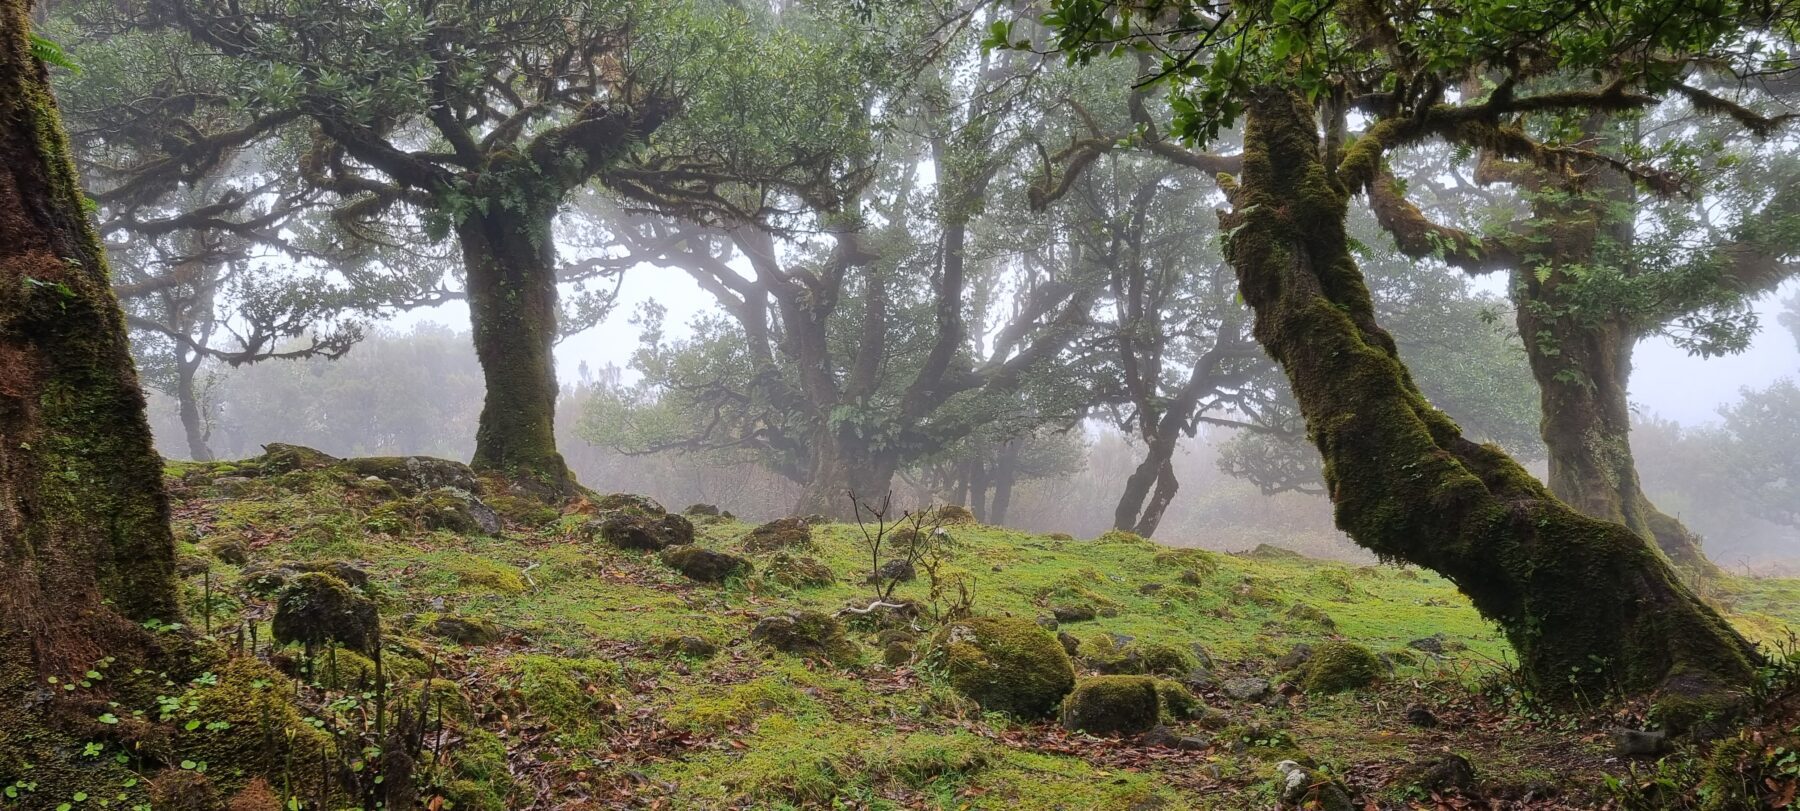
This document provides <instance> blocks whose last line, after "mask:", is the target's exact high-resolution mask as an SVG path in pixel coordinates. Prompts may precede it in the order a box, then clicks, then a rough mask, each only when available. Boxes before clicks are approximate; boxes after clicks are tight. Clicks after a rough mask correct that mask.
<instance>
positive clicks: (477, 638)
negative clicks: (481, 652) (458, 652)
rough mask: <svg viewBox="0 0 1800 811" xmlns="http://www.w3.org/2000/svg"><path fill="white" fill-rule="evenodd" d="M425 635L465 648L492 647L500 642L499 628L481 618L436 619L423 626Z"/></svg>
mask: <svg viewBox="0 0 1800 811" xmlns="http://www.w3.org/2000/svg"><path fill="white" fill-rule="evenodd" d="M425 631H426V633H429V634H431V635H432V636H436V637H442V638H444V639H448V640H450V641H451V642H455V643H456V644H458V645H463V646H465V647H473V646H478V645H492V644H494V643H495V642H498V641H499V640H500V634H501V631H500V626H498V625H496V624H494V623H493V622H491V621H489V620H486V619H482V618H481V617H467V616H447V617H438V618H437V619H435V620H432V621H431V624H430V625H427V626H425Z"/></svg>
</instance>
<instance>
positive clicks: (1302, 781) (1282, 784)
mask: <svg viewBox="0 0 1800 811" xmlns="http://www.w3.org/2000/svg"><path fill="white" fill-rule="evenodd" d="M1259 548H1260V547H1259ZM1275 771H1276V773H1277V774H1278V775H1279V777H1278V778H1277V779H1278V781H1279V783H1278V785H1279V791H1278V794H1279V795H1280V797H1281V801H1282V802H1283V803H1285V804H1287V805H1290V806H1296V807H1302V808H1315V809H1319V811H1356V805H1355V803H1353V802H1352V801H1351V800H1350V793H1349V792H1347V791H1345V790H1344V788H1343V787H1342V786H1340V785H1338V784H1337V783H1336V782H1333V781H1331V780H1327V779H1324V778H1322V777H1320V776H1319V775H1318V774H1316V773H1314V772H1313V771H1312V770H1311V769H1308V768H1306V767H1305V766H1301V765H1300V764H1298V763H1295V762H1294V761H1291V760H1284V761H1282V762H1280V763H1277V764H1275Z"/></svg>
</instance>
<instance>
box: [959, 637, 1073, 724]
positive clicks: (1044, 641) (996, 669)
mask: <svg viewBox="0 0 1800 811" xmlns="http://www.w3.org/2000/svg"><path fill="white" fill-rule="evenodd" d="M934 644H935V647H937V648H938V649H940V650H941V651H942V652H943V662H944V669H945V671H946V673H947V675H948V676H949V679H950V685H951V686H952V687H954V688H955V689H956V691H957V692H959V693H962V694H963V695H965V696H968V697H969V698H971V699H974V700H975V702H976V703H978V704H980V705H981V706H982V708H983V709H987V710H991V711H994V712H1003V713H1006V714H1008V715H1012V716H1015V717H1019V718H1041V717H1043V716H1045V715H1048V714H1050V711H1051V710H1053V709H1055V708H1056V705H1057V702H1059V701H1061V700H1062V697H1063V696H1065V695H1067V694H1068V692H1069V691H1070V690H1071V689H1073V688H1074V687H1075V667H1074V665H1073V664H1071V663H1070V662H1069V654H1068V652H1066V651H1064V650H1063V646H1062V644H1061V643H1059V642H1057V641H1056V637H1054V636H1051V635H1050V633H1049V632H1048V631H1045V630H1044V629H1042V628H1039V627H1038V626H1037V624H1036V623H1033V622H1031V621H1030V620H1024V619H1017V618H1013V617H970V618H967V619H961V620H956V621H954V622H951V623H949V624H947V625H945V626H944V628H943V630H941V631H940V632H939V633H938V635H937V638H936V640H935V642H934Z"/></svg>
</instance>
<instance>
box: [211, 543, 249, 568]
mask: <svg viewBox="0 0 1800 811" xmlns="http://www.w3.org/2000/svg"><path fill="white" fill-rule="evenodd" d="M207 549H208V551H211V552H212V554H213V557H215V558H218V559H219V560H220V561H222V562H225V563H229V564H231V565H233V566H242V565H244V564H246V563H249V562H250V545H249V544H247V543H244V542H243V541H237V540H221V541H214V542H213V543H211V544H208V545H207Z"/></svg>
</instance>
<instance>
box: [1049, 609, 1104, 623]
mask: <svg viewBox="0 0 1800 811" xmlns="http://www.w3.org/2000/svg"><path fill="white" fill-rule="evenodd" d="M1050 616H1052V617H1055V618H1056V621H1057V622H1087V621H1088V620H1091V619H1093V618H1094V616H1095V615H1094V609H1093V608H1092V607H1090V606H1085V605H1059V606H1052V607H1051V608H1050Z"/></svg>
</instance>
